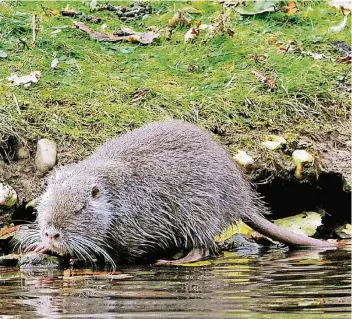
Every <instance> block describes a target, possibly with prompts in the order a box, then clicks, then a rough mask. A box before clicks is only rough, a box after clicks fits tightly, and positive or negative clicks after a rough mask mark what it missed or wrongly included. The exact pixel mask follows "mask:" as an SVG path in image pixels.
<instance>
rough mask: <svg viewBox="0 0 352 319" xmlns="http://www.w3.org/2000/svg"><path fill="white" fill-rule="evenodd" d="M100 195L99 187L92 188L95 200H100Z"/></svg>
mask: <svg viewBox="0 0 352 319" xmlns="http://www.w3.org/2000/svg"><path fill="white" fill-rule="evenodd" d="M99 195H100V189H99V187H98V185H94V186H93V187H92V197H93V198H98V197H99Z"/></svg>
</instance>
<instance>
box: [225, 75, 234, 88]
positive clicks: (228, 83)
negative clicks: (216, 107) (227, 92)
mask: <svg viewBox="0 0 352 319" xmlns="http://www.w3.org/2000/svg"><path fill="white" fill-rule="evenodd" d="M234 79H235V74H234V75H233V76H232V78H231V80H230V81H229V82H227V83H226V85H225V89H226V88H227V87H229V86H230V85H231V83H232V81H233V80H234Z"/></svg>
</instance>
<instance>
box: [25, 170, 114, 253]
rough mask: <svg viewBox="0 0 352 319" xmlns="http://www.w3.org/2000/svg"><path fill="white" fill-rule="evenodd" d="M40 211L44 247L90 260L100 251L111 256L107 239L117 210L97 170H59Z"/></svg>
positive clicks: (41, 242) (49, 185)
mask: <svg viewBox="0 0 352 319" xmlns="http://www.w3.org/2000/svg"><path fill="white" fill-rule="evenodd" d="M37 211H38V216H37V223H38V228H39V234H37V235H39V236H40V246H41V248H42V249H43V250H50V251H52V252H57V253H69V254H71V255H74V256H76V257H79V258H83V259H88V260H91V258H92V257H93V256H94V255H99V254H100V255H103V256H104V257H105V258H108V255H107V253H106V247H107V246H108V244H107V243H106V239H107V234H108V230H109V226H110V224H111V220H112V211H113V210H112V209H111V204H110V202H109V196H108V193H107V190H106V189H105V188H104V185H103V183H101V181H100V180H99V178H98V177H97V176H95V174H94V173H92V172H89V171H87V170H84V169H82V168H81V167H79V166H77V165H70V166H67V167H64V168H62V169H58V170H56V171H55V172H54V173H53V174H52V175H51V177H50V178H49V180H48V186H47V189H46V190H45V192H44V194H43V195H42V196H41V198H40V201H39V204H38V206H37ZM24 246H26V245H24ZM108 259H109V258H108Z"/></svg>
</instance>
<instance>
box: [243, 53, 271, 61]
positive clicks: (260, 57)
mask: <svg viewBox="0 0 352 319" xmlns="http://www.w3.org/2000/svg"><path fill="white" fill-rule="evenodd" d="M248 57H249V58H250V59H253V60H254V61H255V62H258V63H263V62H265V61H266V60H267V59H268V54H249V55H248Z"/></svg>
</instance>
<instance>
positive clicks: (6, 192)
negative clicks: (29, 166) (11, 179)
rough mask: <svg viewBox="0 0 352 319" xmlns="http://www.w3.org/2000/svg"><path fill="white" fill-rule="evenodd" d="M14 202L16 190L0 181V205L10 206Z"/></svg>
mask: <svg viewBox="0 0 352 319" xmlns="http://www.w3.org/2000/svg"><path fill="white" fill-rule="evenodd" d="M16 203H17V194H16V191H15V190H14V189H13V188H12V187H11V186H10V185H8V184H3V183H0V206H6V207H12V206H14V205H15V204H16Z"/></svg>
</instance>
